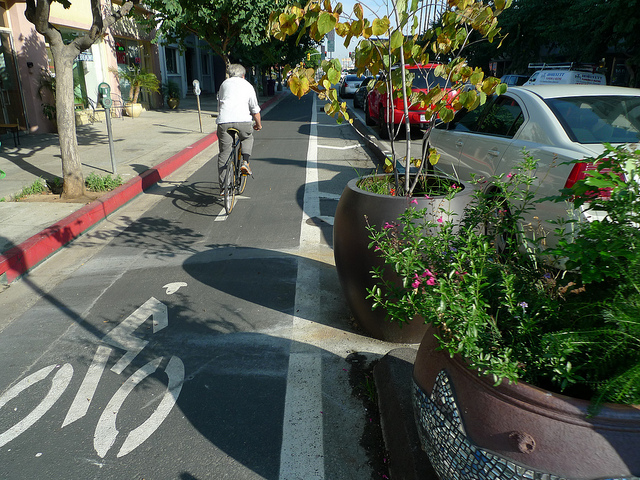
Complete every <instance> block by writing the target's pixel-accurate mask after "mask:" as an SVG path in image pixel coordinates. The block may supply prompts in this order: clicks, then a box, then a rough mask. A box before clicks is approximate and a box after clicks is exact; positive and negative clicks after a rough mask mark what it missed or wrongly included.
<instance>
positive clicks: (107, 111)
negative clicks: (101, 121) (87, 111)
mask: <svg viewBox="0 0 640 480" xmlns="http://www.w3.org/2000/svg"><path fill="white" fill-rule="evenodd" d="M104 116H105V119H106V121H107V136H108V137H109V153H110V154H111V171H112V172H113V174H114V175H117V173H118V172H117V171H116V156H115V150H114V147H113V134H112V133H111V109H110V108H105V109H104Z"/></svg>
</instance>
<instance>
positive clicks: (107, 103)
mask: <svg viewBox="0 0 640 480" xmlns="http://www.w3.org/2000/svg"><path fill="white" fill-rule="evenodd" d="M98 96H99V97H100V99H99V100H100V102H101V103H102V106H103V107H104V118H105V120H106V122H107V136H108V137H109V153H110V154H111V172H112V173H113V174H114V175H116V174H117V170H116V156H115V152H114V146H113V133H112V132H111V104H112V100H111V86H110V85H109V84H108V83H105V82H102V83H101V84H100V85H98Z"/></svg>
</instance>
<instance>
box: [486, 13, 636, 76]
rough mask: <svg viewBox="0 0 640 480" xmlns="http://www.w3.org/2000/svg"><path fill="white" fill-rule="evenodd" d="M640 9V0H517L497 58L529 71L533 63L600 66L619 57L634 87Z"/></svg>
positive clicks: (504, 23) (504, 20)
mask: <svg viewBox="0 0 640 480" xmlns="http://www.w3.org/2000/svg"><path fill="white" fill-rule="evenodd" d="M639 9H640V0H605V1H601V2H594V1H593V0H555V1H553V2H549V1H547V0H514V1H513V4H512V7H511V8H510V9H509V10H508V11H505V12H504V14H503V15H502V16H501V17H500V26H501V27H502V32H503V33H506V34H507V35H508V36H507V38H506V39H505V41H504V42H503V45H502V48H501V50H500V51H498V52H494V54H497V55H495V56H498V55H502V56H506V57H508V58H510V59H511V61H512V64H511V68H512V69H513V70H514V71H521V72H524V71H526V68H527V64H528V63H529V62H538V61H541V60H545V61H574V62H587V63H597V62H599V61H601V60H602V59H603V58H604V57H605V56H606V55H607V54H610V53H615V54H616V57H619V58H621V59H623V61H624V64H625V66H626V68H627V70H629V73H630V76H631V83H632V84H633V83H634V82H636V80H634V77H635V78H636V79H637V74H636V71H637V70H638V68H639V67H640V15H638V14H637V13H636V12H638V11H639ZM483 48H491V46H484V47H483ZM609 73H611V72H609ZM635 84H637V83H635Z"/></svg>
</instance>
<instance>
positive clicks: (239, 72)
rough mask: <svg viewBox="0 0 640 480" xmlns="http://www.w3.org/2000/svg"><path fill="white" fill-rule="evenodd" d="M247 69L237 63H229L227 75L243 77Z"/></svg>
mask: <svg viewBox="0 0 640 480" xmlns="http://www.w3.org/2000/svg"><path fill="white" fill-rule="evenodd" d="M246 73H247V71H246V70H245V68H244V67H243V66H242V65H240V64H239V63H232V64H231V65H229V77H243V76H244V75H245V74H246Z"/></svg>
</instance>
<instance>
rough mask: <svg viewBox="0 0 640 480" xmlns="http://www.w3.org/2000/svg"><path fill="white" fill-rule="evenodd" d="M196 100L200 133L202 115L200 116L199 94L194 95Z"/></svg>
mask: <svg viewBox="0 0 640 480" xmlns="http://www.w3.org/2000/svg"><path fill="white" fill-rule="evenodd" d="M196 100H197V101H198V122H200V133H202V117H201V116H200V95H196Z"/></svg>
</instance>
